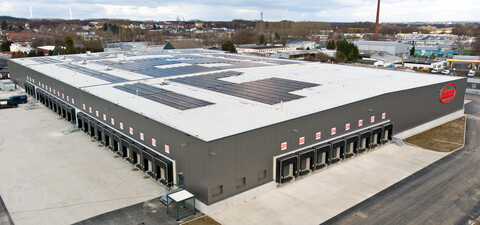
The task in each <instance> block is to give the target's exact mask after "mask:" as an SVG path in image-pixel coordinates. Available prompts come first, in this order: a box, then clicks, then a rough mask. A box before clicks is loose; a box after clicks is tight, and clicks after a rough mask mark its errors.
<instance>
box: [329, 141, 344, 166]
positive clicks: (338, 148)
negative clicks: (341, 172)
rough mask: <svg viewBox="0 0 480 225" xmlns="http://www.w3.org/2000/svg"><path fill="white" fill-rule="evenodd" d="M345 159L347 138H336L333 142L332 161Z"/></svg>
mask: <svg viewBox="0 0 480 225" xmlns="http://www.w3.org/2000/svg"><path fill="white" fill-rule="evenodd" d="M342 159H345V140H343V139H341V140H336V141H333V142H332V163H336V162H339V161H341V160H342Z"/></svg>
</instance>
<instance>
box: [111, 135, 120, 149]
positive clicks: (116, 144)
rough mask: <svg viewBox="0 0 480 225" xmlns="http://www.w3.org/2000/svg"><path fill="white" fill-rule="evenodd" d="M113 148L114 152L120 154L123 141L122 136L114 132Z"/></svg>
mask: <svg viewBox="0 0 480 225" xmlns="http://www.w3.org/2000/svg"><path fill="white" fill-rule="evenodd" d="M112 139H113V140H112V141H113V142H112V148H111V150H112V151H114V152H118V150H119V149H120V140H121V135H120V134H118V133H115V132H112Z"/></svg>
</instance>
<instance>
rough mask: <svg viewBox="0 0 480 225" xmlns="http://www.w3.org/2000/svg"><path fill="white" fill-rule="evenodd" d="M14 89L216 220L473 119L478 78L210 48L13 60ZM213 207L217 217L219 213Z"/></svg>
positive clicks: (11, 66) (10, 64) (10, 63)
mask: <svg viewBox="0 0 480 225" xmlns="http://www.w3.org/2000/svg"><path fill="white" fill-rule="evenodd" d="M9 68H10V70H11V77H12V80H14V82H16V83H17V84H19V85H21V86H23V87H25V88H26V91H27V92H28V93H29V94H30V95H31V96H35V98H36V99H38V100H39V101H40V102H42V103H43V104H45V105H46V106H47V107H49V108H50V109H52V110H53V111H54V112H57V113H58V114H59V115H61V116H63V117H64V118H66V119H67V120H69V121H71V122H72V123H75V124H77V125H78V127H79V128H81V129H82V130H83V131H85V132H86V133H87V134H88V135H90V136H91V137H92V138H94V139H96V140H98V141H99V142H100V143H102V144H104V145H105V146H107V147H109V149H111V150H112V151H114V152H116V153H117V154H119V155H120V156H122V157H124V158H125V159H126V160H127V161H128V162H130V163H132V164H134V165H135V166H137V167H138V168H140V169H142V170H143V171H144V172H145V173H147V174H148V175H150V176H152V178H153V179H155V180H157V181H158V182H159V183H162V184H164V185H167V186H168V185H182V184H184V186H185V188H186V189H187V190H188V191H190V192H192V193H193V194H194V195H195V197H196V198H197V200H198V201H199V202H200V203H198V205H197V207H198V208H201V209H206V208H208V207H209V206H212V205H214V203H217V202H221V201H222V202H223V201H228V200H227V199H231V198H230V197H232V196H236V195H238V194H240V193H243V194H245V193H248V192H247V191H251V190H254V189H258V188H261V187H267V186H268V187H272V186H273V187H275V186H276V184H281V183H284V182H287V181H292V180H295V179H296V178H297V177H300V176H303V175H305V174H309V173H311V172H313V171H315V170H319V169H322V168H325V167H327V166H328V165H330V164H333V163H336V162H339V161H342V160H346V159H348V158H350V157H351V156H354V155H356V154H361V153H362V152H365V151H368V150H370V149H372V148H375V147H377V146H379V145H382V144H384V143H385V142H387V141H389V140H391V138H392V135H395V134H398V133H400V132H403V131H405V130H408V129H411V128H413V127H416V126H419V125H422V124H425V123H427V122H430V121H434V120H436V119H438V118H441V117H445V116H448V115H451V114H455V113H457V114H458V113H460V114H461V113H463V103H464V96H465V88H466V86H467V79H465V78H459V77H450V76H437V75H430V74H420V73H408V72H397V71H389V70H376V69H369V68H361V67H350V66H341V65H332V64H320V63H309V62H298V61H288V60H276V59H268V58H260V57H253V56H243V55H237V54H229V53H224V52H219V51H208V50H202V49H189V50H165V51H150V52H129V53H125V54H121V55H117V54H116V53H95V54H82V55H67V56H52V57H36V58H22V59H13V60H11V61H10V62H9ZM207 206H208V207H207Z"/></svg>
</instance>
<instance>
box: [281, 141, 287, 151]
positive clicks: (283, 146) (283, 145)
mask: <svg viewBox="0 0 480 225" xmlns="http://www.w3.org/2000/svg"><path fill="white" fill-rule="evenodd" d="M281 150H282V151H283V150H287V142H283V143H282V145H281Z"/></svg>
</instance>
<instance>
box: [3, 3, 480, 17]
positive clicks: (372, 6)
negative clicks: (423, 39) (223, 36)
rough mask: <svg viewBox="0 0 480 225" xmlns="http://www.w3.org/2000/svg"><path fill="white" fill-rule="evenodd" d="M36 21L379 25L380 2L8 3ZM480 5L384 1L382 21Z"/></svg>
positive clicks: (9, 9)
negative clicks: (109, 20) (87, 19)
mask: <svg viewBox="0 0 480 225" xmlns="http://www.w3.org/2000/svg"><path fill="white" fill-rule="evenodd" d="M30 6H31V7H32V8H33V16H34V17H35V18H44V17H51V18H65V19H67V18H69V17H70V14H69V8H72V11H73V16H74V18H77V19H85V18H106V17H109V18H125V19H132V20H174V19H176V18H177V17H180V18H185V19H187V20H188V19H201V20H224V21H228V20H232V19H247V20H254V19H260V12H264V19H265V20H268V21H279V20H309V21H327V22H353V21H375V14H376V7H377V0H321V1H315V2H314V1H311V0H296V1H291V0H290V1H278V0H276V1H275V0H264V1H253V0H231V1H218V0H189V1H187V0H178V1H171V0H167V1H162V2H159V1H145V0H140V1H127V0H116V1H114V0H105V1H100V0H84V1H79V0H66V1H59V0H44V1H38V0H33V1H28V0H16V1H3V2H2V3H0V15H8V16H16V17H25V18H28V17H30V11H29V7H30ZM477 12H480V4H473V3H472V0H456V1H455V2H454V3H452V1H451V0H382V3H381V8H380V21H383V22H413V21H472V20H475V21H480V13H477Z"/></svg>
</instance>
